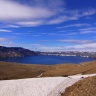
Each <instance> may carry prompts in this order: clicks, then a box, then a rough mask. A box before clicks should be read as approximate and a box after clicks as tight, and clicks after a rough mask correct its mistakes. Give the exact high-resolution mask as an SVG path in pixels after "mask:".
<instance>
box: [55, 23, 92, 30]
mask: <svg viewBox="0 0 96 96" xmlns="http://www.w3.org/2000/svg"><path fill="white" fill-rule="evenodd" d="M87 26H91V24H87V23H81V24H71V25H67V26H62V27H57V29H61V28H69V27H87Z"/></svg>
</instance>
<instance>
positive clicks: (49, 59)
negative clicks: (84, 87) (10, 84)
mask: <svg viewBox="0 0 96 96" xmlns="http://www.w3.org/2000/svg"><path fill="white" fill-rule="evenodd" d="M92 60H96V59H92V58H86V57H79V56H29V57H16V58H0V61H7V62H17V63H23V64H44V65H53V64H62V63H75V64H78V63H81V62H87V61H92Z"/></svg>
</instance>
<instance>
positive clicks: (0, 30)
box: [0, 29, 12, 32]
mask: <svg viewBox="0 0 96 96" xmlns="http://www.w3.org/2000/svg"><path fill="white" fill-rule="evenodd" d="M0 32H12V31H11V30H5V29H0Z"/></svg>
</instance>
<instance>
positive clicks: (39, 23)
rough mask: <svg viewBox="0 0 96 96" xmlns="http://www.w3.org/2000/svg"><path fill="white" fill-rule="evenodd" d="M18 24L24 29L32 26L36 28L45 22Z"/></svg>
mask: <svg viewBox="0 0 96 96" xmlns="http://www.w3.org/2000/svg"><path fill="white" fill-rule="evenodd" d="M17 24H18V25H20V26H22V27H24V26H26V27H31V26H33V27H35V26H39V25H42V24H43V21H35V22H33V21H32V22H31V21H24V22H18V23H17Z"/></svg>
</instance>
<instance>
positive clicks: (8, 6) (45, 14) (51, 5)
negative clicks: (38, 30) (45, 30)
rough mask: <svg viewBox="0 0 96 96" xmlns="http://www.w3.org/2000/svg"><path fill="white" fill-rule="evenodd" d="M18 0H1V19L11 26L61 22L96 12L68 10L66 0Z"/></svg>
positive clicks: (93, 10)
mask: <svg viewBox="0 0 96 96" xmlns="http://www.w3.org/2000/svg"><path fill="white" fill-rule="evenodd" d="M18 1H20V0H17V1H16V0H0V21H1V22H4V24H5V22H6V25H9V27H13V28H19V27H35V26H40V25H45V24H46V25H47V24H59V23H63V22H66V21H70V20H78V19H80V18H81V17H85V16H91V15H94V14H96V10H95V9H87V10H68V9H67V8H66V7H65V2H64V0H32V1H31V0H28V1H27V2H26V4H25V3H24V1H23V0H21V2H18ZM2 9H3V10H2ZM78 26H80V25H78ZM7 27H8V26H7Z"/></svg>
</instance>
